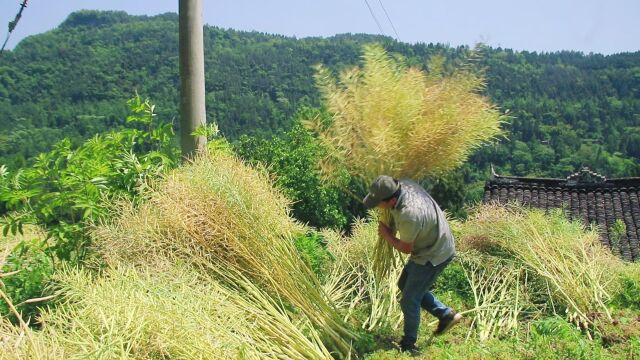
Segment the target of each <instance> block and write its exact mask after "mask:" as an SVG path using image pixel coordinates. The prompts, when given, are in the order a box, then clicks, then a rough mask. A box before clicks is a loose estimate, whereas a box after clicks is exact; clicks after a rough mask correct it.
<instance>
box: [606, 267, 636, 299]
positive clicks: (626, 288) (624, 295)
mask: <svg viewBox="0 0 640 360" xmlns="http://www.w3.org/2000/svg"><path fill="white" fill-rule="evenodd" d="M612 305H614V306H616V307H620V308H629V309H635V310H640V265H630V268H629V271H626V272H624V273H622V274H621V276H620V289H619V290H618V292H617V293H616V294H615V296H614V298H613V300H612Z"/></svg>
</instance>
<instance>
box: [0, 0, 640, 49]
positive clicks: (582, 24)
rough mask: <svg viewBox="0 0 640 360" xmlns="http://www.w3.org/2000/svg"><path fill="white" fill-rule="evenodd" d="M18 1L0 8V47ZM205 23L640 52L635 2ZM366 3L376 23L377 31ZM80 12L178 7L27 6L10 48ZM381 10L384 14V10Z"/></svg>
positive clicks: (364, 11)
mask: <svg viewBox="0 0 640 360" xmlns="http://www.w3.org/2000/svg"><path fill="white" fill-rule="evenodd" d="M20 2H21V0H0V25H1V27H0V41H1V42H3V41H4V39H5V36H6V34H7V25H6V24H7V23H8V22H9V21H10V20H12V19H13V17H14V16H15V14H16V12H17V10H18V8H19V3H20ZM202 2H203V16H204V22H205V23H206V24H209V25H215V26H220V27H223V28H233V29H237V30H257V31H261V32H266V33H272V34H281V35H288V36H297V37H306V36H331V35H335V34H340V33H346V32H350V33H369V34H381V33H384V34H386V35H389V36H393V37H395V33H394V30H393V29H392V27H391V25H390V22H389V21H388V20H387V16H386V15H385V12H384V10H386V13H387V14H388V15H389V18H390V19H391V23H393V25H394V27H395V29H396V31H397V34H398V39H399V40H400V41H403V42H408V43H416V42H425V43H431V42H434V43H445V44H450V45H452V46H458V45H474V44H475V43H478V42H483V43H486V44H488V45H490V46H493V47H497V46H501V47H506V48H512V49H516V50H528V51H538V52H540V51H557V50H577V51H582V52H585V53H589V52H595V53H603V54H612V53H618V52H627V51H639V50H640V25H638V24H639V23H640V0H528V1H522V0H510V1H508V0H483V1H479V0H444V1H443V0H439V1H435V0H421V1H420V0H394V1H392V0H366V1H365V0H316V1H305V0H262V1H259V0H216V1H213V0H203V1H202ZM367 2H368V4H369V5H370V6H371V9H372V11H373V13H374V15H375V17H376V18H377V20H378V22H379V23H380V27H378V25H377V24H376V21H375V20H374V17H373V16H372V15H371V13H370V11H369V9H368V7H367ZM80 9H101V10H124V11H126V12H128V13H129V14H138V15H139V14H146V15H155V14H159V13H164V12H177V11H178V0H128V1H123V0H58V1H51V0H29V7H28V8H27V9H25V11H24V13H23V17H22V19H21V20H20V23H19V24H18V26H17V28H16V30H15V31H14V32H13V34H12V35H11V39H10V40H9V43H8V48H13V47H14V46H15V45H16V44H17V42H19V41H20V40H21V39H22V38H24V37H26V36H29V35H33V34H38V33H41V32H45V31H48V30H51V29H53V28H55V27H56V26H58V25H59V24H60V23H61V22H62V21H64V19H65V18H66V17H67V16H68V15H69V14H70V13H71V12H73V11H76V10H80ZM383 9H384V10H383Z"/></svg>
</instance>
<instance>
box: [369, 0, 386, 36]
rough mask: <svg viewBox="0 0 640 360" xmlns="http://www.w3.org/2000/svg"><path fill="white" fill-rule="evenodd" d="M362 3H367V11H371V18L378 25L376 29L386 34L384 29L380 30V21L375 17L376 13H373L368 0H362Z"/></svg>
mask: <svg viewBox="0 0 640 360" xmlns="http://www.w3.org/2000/svg"><path fill="white" fill-rule="evenodd" d="M364 3H365V4H367V7H368V8H369V12H370V13H371V16H372V17H373V20H375V22H376V25H378V29H379V30H380V32H381V33H382V35H385V36H386V35H387V34H385V33H384V30H382V26H380V22H379V21H378V18H377V17H376V14H374V13H373V9H371V5H369V1H367V0H364Z"/></svg>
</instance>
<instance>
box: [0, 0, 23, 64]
mask: <svg viewBox="0 0 640 360" xmlns="http://www.w3.org/2000/svg"><path fill="white" fill-rule="evenodd" d="M27 1H29V0H24V1H22V4H20V10H18V13H17V14H16V17H15V18H14V19H13V21H9V32H8V33H7V38H6V39H4V44H2V49H0V53H1V52H3V51H4V48H5V46H7V42H8V41H9V37H10V36H11V33H12V32H13V29H15V28H16V25H18V21H20V18H21V17H22V10H24V8H26V7H27Z"/></svg>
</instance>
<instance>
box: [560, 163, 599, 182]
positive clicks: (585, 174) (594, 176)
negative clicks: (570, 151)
mask: <svg viewBox="0 0 640 360" xmlns="http://www.w3.org/2000/svg"><path fill="white" fill-rule="evenodd" d="M606 181H607V178H606V177H605V176H603V175H600V174H598V173H597V172H594V171H591V170H590V169H589V168H588V167H586V166H585V167H583V168H582V169H580V171H578V172H576V173H574V174H571V175H569V176H567V183H569V184H571V185H573V184H585V183H587V184H599V183H603V182H606Z"/></svg>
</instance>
